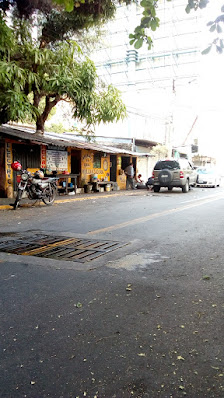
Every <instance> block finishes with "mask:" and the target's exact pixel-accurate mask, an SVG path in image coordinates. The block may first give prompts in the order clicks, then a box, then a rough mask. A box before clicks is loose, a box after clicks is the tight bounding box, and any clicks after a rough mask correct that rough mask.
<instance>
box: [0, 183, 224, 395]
mask: <svg viewBox="0 0 224 398" xmlns="http://www.w3.org/2000/svg"><path fill="white" fill-rule="evenodd" d="M223 205H224V189H223V188H215V189H201V188H194V189H192V190H191V191H190V192H189V193H187V194H183V193H182V192H181V190H179V189H176V190H175V189H174V190H173V191H172V192H168V191H167V190H165V189H164V190H161V192H160V193H157V194H156V193H153V192H148V191H144V190H138V191H130V192H124V193H120V192H118V193H112V194H108V195H100V194H99V195H97V194H95V195H94V194H93V195H91V196H89V197H86V198H77V199H76V198H75V199H71V200H69V201H66V202H64V203H56V204H55V205H54V206H52V207H47V206H38V207H21V208H19V209H18V210H17V211H13V210H8V209H5V210H1V211H0V267H1V274H0V280H1V286H0V288H1V295H0V298H1V308H0V313H1V323H0V335H1V357H0V370H1V372H0V396H1V397H6V398H9V397H10V398H11V397H12V398H14V397H15V398H16V397H27V398H43V397H52V398H54V397H55V398H61V397H63V398H68V397H72V398H76V397H79V398H81V397H88V398H123V397H125V398H132V397H136V398H137V397H138V398H157V397H158V398H171V397H173V398H179V397H180V398H181V397H184V396H186V397H190V398H197V397H199V398H206V397H207V398H213V397H214V398H223V397H224V363H223V360H224V358H223V327H224V325H223V310H224V300H223V299H224V294H223V286H224V279H223V258H224V249H223V238H224V232H223V217H224V216H223ZM31 238H32V239H33V241H32V242H33V243H32V242H31ZM56 240H57V242H56ZM7 242H9V243H7ZM52 242H54V243H52ZM32 244H33V245H35V244H36V246H35V249H33V248H32ZM7 245H8V246H7ZM88 245H89V246H88ZM10 247H11V249H12V248H14V249H13V250H14V251H13V252H12V251H11V253H10ZM33 247H34V246H33ZM3 248H5V250H4V251H1V250H3ZM7 248H8V249H7ZM32 250H33V251H32ZM19 252H20V253H21V254H23V255H18V254H15V253H19ZM83 253H84V254H83ZM74 256H79V257H74ZM83 256H87V257H83ZM91 256H92V259H91V258H90V257H91ZM72 257H73V259H72ZM74 258H75V259H76V260H75V261H74ZM85 258H86V259H87V260H88V261H86V260H85Z"/></svg>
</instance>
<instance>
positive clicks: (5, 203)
mask: <svg viewBox="0 0 224 398" xmlns="http://www.w3.org/2000/svg"><path fill="white" fill-rule="evenodd" d="M146 193H148V191H147V190H146V189H144V190H142V189H137V190H128V191H126V190H122V191H111V192H106V191H105V192H102V193H101V192H92V193H89V194H87V193H84V194H76V195H58V196H57V197H56V199H55V204H57V203H67V202H74V201H80V200H96V199H101V198H105V197H108V196H124V195H133V194H135V195H136V194H146ZM14 200H15V199H14V198H0V210H12V209H13V207H12V206H11V205H10V204H13V203H14ZM34 203H35V204H37V205H38V206H39V205H44V203H43V202H42V201H41V200H40V201H39V200H38V201H36V202H35V201H31V200H29V199H28V198H27V199H22V201H21V206H23V205H24V206H32V205H34Z"/></svg>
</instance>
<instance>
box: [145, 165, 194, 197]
mask: <svg viewBox="0 0 224 398" xmlns="http://www.w3.org/2000/svg"><path fill="white" fill-rule="evenodd" d="M196 179H197V173H196V170H195V169H194V166H193V165H192V164H191V163H190V162H189V161H188V160H187V159H178V160H176V159H169V160H168V159H166V160H159V161H158V162H157V163H156V165H155V167H154V169H153V181H154V182H153V187H154V192H159V191H160V188H161V187H167V188H168V190H169V191H171V190H172V189H173V187H178V188H182V191H183V192H188V191H189V189H190V187H191V186H195V185H196Z"/></svg>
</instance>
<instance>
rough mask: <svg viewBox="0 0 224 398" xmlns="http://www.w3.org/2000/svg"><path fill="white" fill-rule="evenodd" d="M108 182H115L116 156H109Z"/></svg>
mask: <svg viewBox="0 0 224 398" xmlns="http://www.w3.org/2000/svg"><path fill="white" fill-rule="evenodd" d="M110 181H114V182H116V181H117V156H116V155H110Z"/></svg>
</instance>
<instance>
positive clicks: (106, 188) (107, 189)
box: [105, 184, 110, 192]
mask: <svg viewBox="0 0 224 398" xmlns="http://www.w3.org/2000/svg"><path fill="white" fill-rule="evenodd" d="M105 191H106V192H110V184H107V185H106V187H105Z"/></svg>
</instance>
